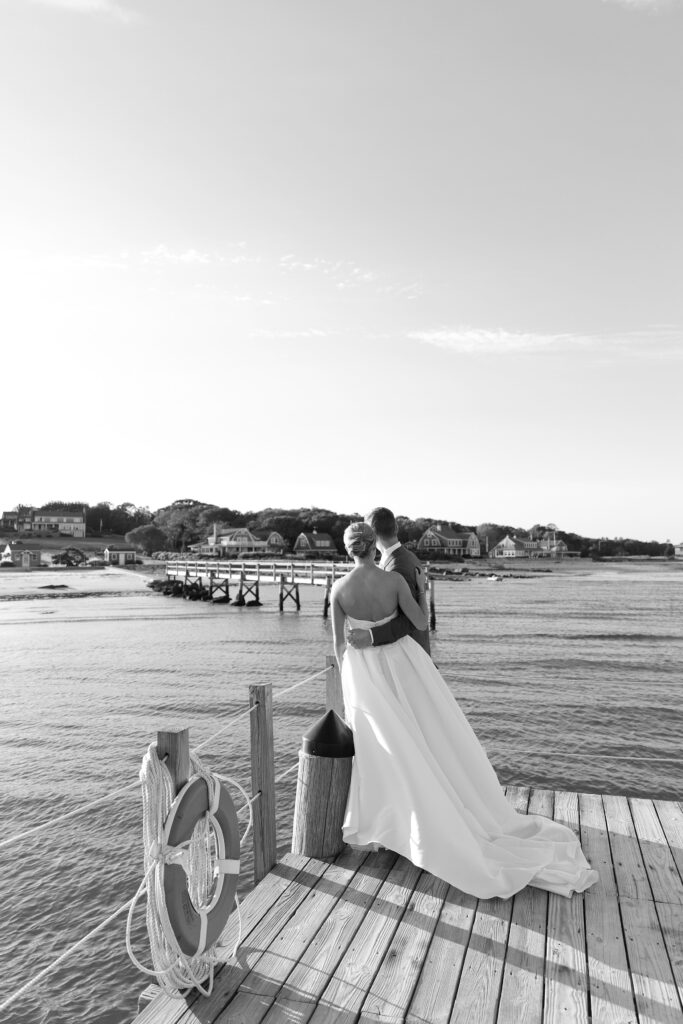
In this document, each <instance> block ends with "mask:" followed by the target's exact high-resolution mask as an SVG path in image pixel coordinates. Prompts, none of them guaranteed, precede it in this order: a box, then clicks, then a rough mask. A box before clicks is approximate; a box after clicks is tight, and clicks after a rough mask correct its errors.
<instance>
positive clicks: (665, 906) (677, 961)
mask: <svg viewBox="0 0 683 1024" xmlns="http://www.w3.org/2000/svg"><path fill="white" fill-rule="evenodd" d="M655 907H656V910H657V917H658V918H659V926H660V928H661V929H662V935H663V936H664V945H665V946H666V951H667V953H668V955H669V962H670V964H671V971H672V973H673V976H674V980H675V982H676V987H677V988H678V998H679V999H680V1000H681V1003H682V1004H683V907H681V906H680V904H678V903H656V904H655Z"/></svg>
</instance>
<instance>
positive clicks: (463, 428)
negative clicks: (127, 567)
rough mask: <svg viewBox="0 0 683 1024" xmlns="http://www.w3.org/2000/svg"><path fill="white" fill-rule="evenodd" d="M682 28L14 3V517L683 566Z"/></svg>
mask: <svg viewBox="0 0 683 1024" xmlns="http://www.w3.org/2000/svg"><path fill="white" fill-rule="evenodd" d="M682 51H683V2H680V0H669V2H665V0H661V2H657V0H514V2H510V0H419V2H418V0H344V2H340V0H337V2H333V0H287V2H285V0H248V2H242V3H237V2H231V0H191V2H190V0H0V139H1V142H0V146H1V150H2V158H1V159H0V343H1V345H2V353H3V366H4V374H3V378H4V379H3V381H2V393H1V397H0V429H1V430H2V436H3V439H4V442H5V447H4V451H5V472H4V473H3V475H2V480H1V481H0V503H1V504H2V507H3V508H5V509H11V508H13V507H14V506H15V505H16V504H17V503H25V504H34V505H39V504H43V503H44V502H47V501H51V500H64V501H73V500H82V501H86V502H88V503H90V504H94V503H96V502H98V501H111V502H112V503H113V504H120V503H122V502H128V501H131V502H133V503H134V504H136V505H146V506H149V507H150V508H152V509H155V508H159V507H161V506H163V505H166V504H169V503H170V502H172V501H174V500H176V499H180V498H195V499H197V500H201V501H206V502H212V503H215V504H217V505H221V506H228V507H231V508H236V509H240V510H243V511H244V510H248V509H252V510H256V509H261V508H264V507H268V506H273V507H302V506H304V507H308V506H318V507H324V508H330V509H333V510H335V511H338V512H342V513H343V512H347V513H351V512H360V513H362V512H365V511H366V510H367V509H369V508H372V507H373V506H376V505H380V504H381V505H388V506H389V507H391V508H392V509H393V510H394V512H396V513H397V514H401V515H408V516H411V517H418V516H430V517H433V518H442V519H444V520H454V521H457V522H460V523H466V524H472V525H474V524H477V523H481V522H497V523H503V524H510V525H514V526H517V527H520V528H524V527H530V526H531V525H533V524H535V523H547V522H554V523H556V524H557V526H558V527H559V528H560V529H563V530H567V531H573V532H576V533H580V534H583V535H585V536H592V537H600V536H607V537H617V536H619V537H636V538H639V539H642V540H650V539H656V540H660V541H665V540H668V539H670V540H672V541H674V542H678V541H680V540H681V539H682V538H683V513H682V511H681V510H682V509H683V475H682V474H681V466H680V453H681V439H682V438H683V412H682V408H683V403H682V401H681V393H682V392H681V386H682V384H683V288H682V287H681V270H682V269H683V202H682V199H681V196H682V187H681V182H683V116H682V113H683V112H682V110H681V106H682V100H683V60H682V59H681V54H682Z"/></svg>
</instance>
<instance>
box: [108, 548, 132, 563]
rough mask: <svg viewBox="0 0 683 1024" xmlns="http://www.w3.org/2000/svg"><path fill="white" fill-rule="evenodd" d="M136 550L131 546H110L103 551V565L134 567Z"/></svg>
mask: <svg viewBox="0 0 683 1024" xmlns="http://www.w3.org/2000/svg"><path fill="white" fill-rule="evenodd" d="M136 558H137V550H136V548H134V547H133V545H132V544H110V545H109V547H108V548H105V549H104V562H105V565H134V564H135V559H136Z"/></svg>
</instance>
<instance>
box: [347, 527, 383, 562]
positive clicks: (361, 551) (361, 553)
mask: <svg viewBox="0 0 683 1024" xmlns="http://www.w3.org/2000/svg"><path fill="white" fill-rule="evenodd" d="M374 544H375V531H374V530H373V528H372V527H371V526H368V524H367V523H363V522H359V523H351V524H350V525H349V526H347V527H346V529H345V530H344V547H345V548H346V551H347V553H348V554H349V555H351V556H354V555H355V556H356V557H357V558H365V556H366V555H367V554H369V553H370V551H371V549H372V548H373V547H374Z"/></svg>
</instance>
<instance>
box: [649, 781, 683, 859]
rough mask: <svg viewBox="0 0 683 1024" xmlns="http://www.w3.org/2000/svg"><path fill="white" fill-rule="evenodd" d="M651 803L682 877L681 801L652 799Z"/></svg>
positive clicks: (682, 827)
mask: <svg viewBox="0 0 683 1024" xmlns="http://www.w3.org/2000/svg"><path fill="white" fill-rule="evenodd" d="M653 803H654V807H655V810H656V811H657V815H658V817H659V822H660V824H661V826H662V829H663V830H664V834H665V836H666V838H667V842H668V844H669V849H670V850H671V856H672V857H673V859H674V860H675V861H676V866H677V868H678V871H679V873H680V875H681V877H682V878H683V803H680V802H679V803H674V802H673V801H671V800H654V801H653Z"/></svg>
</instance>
